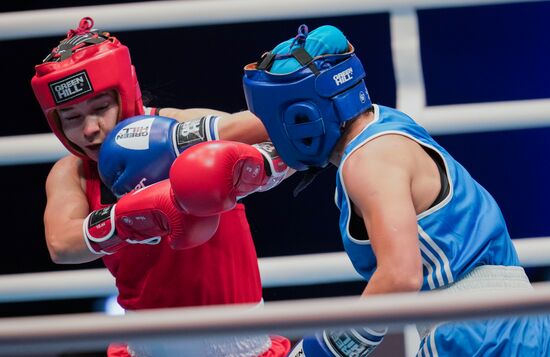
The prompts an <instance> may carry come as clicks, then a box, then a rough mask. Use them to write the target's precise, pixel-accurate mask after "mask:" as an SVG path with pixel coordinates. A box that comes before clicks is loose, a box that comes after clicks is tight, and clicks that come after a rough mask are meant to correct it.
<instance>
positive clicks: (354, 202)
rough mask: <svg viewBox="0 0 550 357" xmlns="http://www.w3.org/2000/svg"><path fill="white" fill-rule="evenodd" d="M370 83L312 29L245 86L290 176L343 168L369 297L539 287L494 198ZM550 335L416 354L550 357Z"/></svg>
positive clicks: (336, 343)
mask: <svg viewBox="0 0 550 357" xmlns="http://www.w3.org/2000/svg"><path fill="white" fill-rule="evenodd" d="M364 79H365V71H364V69H363V66H362V64H361V62H360V60H359V59H358V58H357V56H356V55H355V53H354V48H353V46H352V45H351V44H350V43H349V42H348V41H347V39H346V37H345V36H344V34H343V33H342V32H341V31H340V30H338V29H337V28H335V27H332V26H322V27H320V28H318V29H316V30H315V31H312V32H311V33H308V31H307V27H305V26H303V25H302V26H301V27H300V29H299V33H298V35H297V36H296V37H295V38H293V39H290V40H288V41H285V42H283V43H281V44H280V45H278V46H277V47H275V49H274V50H273V51H271V52H270V53H267V54H266V55H264V56H263V57H262V59H261V60H260V61H258V62H256V63H252V64H250V65H248V66H246V67H245V76H244V80H243V81H244V90H245V95H246V99H247V103H248V107H249V110H250V111H252V112H253V113H254V114H256V115H257V116H258V117H259V118H260V119H261V120H262V122H263V123H264V125H265V126H266V128H267V131H268V133H269V135H270V138H271V140H272V142H273V143H274V144H275V147H276V149H277V151H278V152H279V154H280V155H281V157H282V158H283V160H284V161H285V162H286V163H287V164H288V165H289V166H291V167H292V168H294V169H296V170H299V171H306V170H309V171H317V170H319V169H320V168H323V167H325V166H327V165H329V164H333V165H335V166H337V167H338V171H337V177H336V197H335V199H336V204H337V206H338V208H339V209H340V212H341V214H340V230H341V235H342V239H343V244H344V248H345V250H346V252H347V254H348V256H349V257H350V259H351V261H352V263H353V265H354V267H355V269H356V270H357V271H358V272H359V273H360V274H361V275H362V276H363V277H364V278H365V279H366V280H367V281H368V284H367V286H366V288H365V290H364V292H363V294H362V296H363V297H368V296H372V295H375V294H385V293H394V292H411V291H420V290H423V291H427V290H438V291H441V293H452V292H454V291H458V290H460V291H471V292H472V293H474V292H477V291H482V290H490V291H493V292H499V293H506V291H512V290H517V289H527V290H528V289H531V284H530V282H529V280H528V278H527V276H526V274H525V272H524V270H523V268H522V267H521V266H520V264H519V260H518V257H517V254H516V251H515V249H514V246H513V245H512V241H511V239H510V236H509V234H508V231H507V228H506V223H505V221H504V218H503V216H502V214H501V211H500V209H499V207H498V204H497V203H496V201H495V199H494V198H493V197H492V196H491V195H490V194H489V192H487V191H486V190H485V189H484V188H483V187H482V186H481V185H480V184H479V183H478V182H476V181H475V180H474V179H473V178H472V177H471V176H470V174H469V173H468V172H467V171H466V169H465V168H464V167H463V166H461V165H460V164H459V163H458V162H457V161H456V160H454V159H453V157H452V156H451V155H450V154H449V153H448V152H447V151H446V150H445V149H444V148H442V147H441V146H440V145H439V144H438V143H437V142H435V140H434V139H433V138H432V137H431V136H430V135H429V134H428V133H427V131H426V130H425V129H423V128H422V127H421V126H420V125H418V124H417V123H416V122H415V121H414V120H413V119H412V118H410V117H409V116H407V115H406V114H404V113H402V112H400V111H398V110H396V109H392V108H389V107H385V106H382V105H376V104H373V103H372V102H371V100H370V97H369V94H368V91H367V87H366V85H365V80H364ZM228 145H229V144H228ZM239 145H245V144H239ZM201 150H202V151H209V152H210V151H211V149H208V144H199V145H197V146H195V147H193V148H191V149H189V150H188V151H186V152H185V153H184V154H183V155H182V156H183V157H182V156H180V159H181V160H186V159H185V156H187V155H191V153H192V152H193V153H195V155H196V154H197V153H199V152H200V151H201ZM227 151H229V150H227ZM232 151H234V150H232ZM218 152H219V155H220V156H225V157H226V158H228V157H229V156H230V155H229V154H227V152H225V151H224V150H221V149H218ZM194 164H195V165H196V163H194ZM227 166H231V165H227ZM232 167H234V166H232ZM229 174H230V172H228V173H226V175H229ZM204 175H205V174H201V175H198V176H199V177H203V176H204ZM226 177H231V176H226ZM227 191H229V190H227ZM250 191H251V192H252V191H254V190H253V189H251V190H250ZM549 329H550V320H549V319H548V317H546V316H542V317H518V318H507V319H491V320H488V321H480V322H464V323H462V322H461V323H444V324H440V325H437V326H424V327H421V328H420V329H419V332H420V334H421V345H420V348H419V351H418V355H420V356H548V355H550V340H549V338H548V334H547V331H549ZM384 332H385V331H376V330H372V329H368V328H364V329H349V330H337V331H331V330H326V331H323V332H322V333H319V334H317V335H316V336H309V337H305V338H304V339H303V340H302V341H300V342H299V343H298V344H297V345H296V346H295V348H294V349H293V351H292V352H291V354H290V356H302V357H303V356H307V357H312V356H368V355H369V354H371V352H372V351H373V350H374V349H375V348H376V346H378V344H379V343H380V342H382V339H383V336H384Z"/></svg>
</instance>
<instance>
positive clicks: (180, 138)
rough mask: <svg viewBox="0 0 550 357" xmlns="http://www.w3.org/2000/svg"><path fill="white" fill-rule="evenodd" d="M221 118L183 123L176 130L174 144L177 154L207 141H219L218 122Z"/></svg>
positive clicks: (209, 117) (206, 117)
mask: <svg viewBox="0 0 550 357" xmlns="http://www.w3.org/2000/svg"><path fill="white" fill-rule="evenodd" d="M219 120H220V117H218V116H215V115H208V116H204V117H202V118H199V119H193V120H188V121H184V122H181V123H179V124H177V125H176V127H175V129H174V133H173V135H174V137H173V139H174V140H173V143H174V146H175V148H174V149H175V151H176V154H177V155H179V154H181V153H182V152H183V151H184V150H186V149H188V148H189V147H191V146H193V145H196V144H198V143H202V142H205V141H212V140H219V138H220V135H219V133H218V122H219Z"/></svg>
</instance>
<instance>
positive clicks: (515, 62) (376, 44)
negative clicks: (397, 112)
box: [0, 1, 550, 316]
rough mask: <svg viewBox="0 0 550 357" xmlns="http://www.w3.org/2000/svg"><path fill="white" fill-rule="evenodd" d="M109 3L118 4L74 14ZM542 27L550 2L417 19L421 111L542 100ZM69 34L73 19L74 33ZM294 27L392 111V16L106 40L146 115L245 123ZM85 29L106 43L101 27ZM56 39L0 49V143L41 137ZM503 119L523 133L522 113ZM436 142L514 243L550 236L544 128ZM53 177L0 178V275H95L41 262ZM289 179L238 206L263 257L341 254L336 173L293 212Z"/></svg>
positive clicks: (546, 84)
mask: <svg viewBox="0 0 550 357" xmlns="http://www.w3.org/2000/svg"><path fill="white" fill-rule="evenodd" d="M119 2H124V1H119ZM127 2H128V1H127ZM107 3H115V2H112V1H82V2H79V3H78V5H79V6H80V5H96V4H107ZM65 6H75V5H74V3H72V2H69V1H57V2H56V1H53V2H51V4H50V2H48V4H46V2H45V1H25V2H24V3H21V4H19V3H18V2H14V3H13V4H11V5H8V4H2V5H0V7H1V10H2V12H4V13H7V12H10V11H21V10H32V9H43V8H52V7H65ZM549 17H550V1H541V2H529V3H517V4H504V5H484V6H469V7H447V8H441V9H429V10H428V9H425V10H419V11H418V21H419V32H420V48H421V58H422V67H423V77H424V83H425V86H426V92H425V95H426V102H427V105H429V106H439V105H448V104H466V103H491V102H499V101H515V100H527V99H544V98H550V69H549V66H548V64H549V63H550V41H549V38H550V25H549V23H548V18H549ZM79 20H80V19H79V18H75V19H73V23H74V25H75V26H76V25H77V23H78V21H79ZM302 23H305V24H307V25H308V26H309V28H310V29H313V28H315V27H317V26H320V25H323V24H332V25H335V26H337V27H339V28H340V29H341V30H342V31H343V32H344V33H345V34H346V35H347V37H348V39H349V40H350V41H351V42H352V43H353V44H354V46H355V47H356V49H357V54H358V56H359V57H360V58H361V60H362V61H363V63H364V65H365V68H366V71H367V78H366V82H367V86H368V88H369V90H370V92H371V97H372V99H373V101H374V102H375V103H379V104H383V105H388V106H395V105H396V80H395V73H394V69H393V65H392V54H391V41H390V24H389V14H388V13H374V14H373V13H369V14H364V15H361V14H357V15H353V16H340V17H327V18H307V19H292V20H278V21H268V22H247V23H238V24H228V25H209V26H195V27H181V28H169V29H155V30H139V31H116V32H115V31H112V32H113V33H115V35H116V36H117V37H119V38H120V40H121V41H122V42H123V43H125V44H126V45H127V46H128V47H129V48H130V50H131V54H132V59H133V62H134V64H135V66H136V69H137V73H138V78H139V80H140V84H141V87H142V89H143V90H144V92H147V93H149V96H150V97H151V104H153V105H154V106H158V107H166V106H172V107H180V108H189V107H210V108H215V109H219V110H224V111H229V112H235V111H241V110H244V109H246V103H245V101H244V96H243V93H242V87H241V78H242V74H243V71H242V68H243V66H244V65H245V64H247V63H249V62H252V61H255V60H257V59H258V58H259V56H260V55H261V54H262V53H263V52H264V51H265V50H269V49H271V48H273V47H274V46H275V45H277V44H278V43H279V42H280V41H282V40H283V39H287V38H290V37H291V36H293V35H294V33H295V31H296V29H297V27H298V26H299V25H300V24H302ZM29 25H30V24H29ZM95 27H96V28H99V29H103V30H109V28H104V26H102V23H101V21H98V20H96V24H95ZM61 37H62V35H60V36H53V37H39V38H26V39H17V40H3V41H1V42H0V46H1V49H2V51H1V53H2V59H1V60H0V61H1V66H0V73H1V78H2V85H1V87H0V88H1V93H2V96H1V98H2V99H3V107H4V109H3V113H2V117H3V119H2V124H1V125H0V135H1V136H10V135H24V134H32V133H47V132H49V128H48V126H47V123H46V121H45V119H44V117H43V115H42V113H41V111H40V107H39V105H38V104H37V102H36V100H35V98H34V96H33V93H32V90H31V87H30V79H31V77H32V75H33V73H34V69H33V67H34V65H35V64H37V63H39V62H40V61H41V60H42V59H43V58H44V57H45V56H46V54H47V53H48V52H49V51H50V50H51V49H52V48H53V47H54V45H55V44H57V42H58V41H59V40H60V39H61ZM513 114H514V115H515V116H516V117H517V121H519V122H521V121H522V119H523V117H524V113H522V112H517V113H513ZM548 116H549V117H550V112H549V113H548ZM494 119H495V121H496V120H498V118H494ZM436 139H437V140H438V141H439V142H440V143H441V144H442V145H443V146H444V147H445V148H446V149H447V150H448V151H449V152H450V153H451V154H452V155H453V156H454V157H455V158H456V159H458V160H459V161H460V162H461V163H462V164H463V165H464V166H465V167H466V168H467V169H468V170H469V171H470V172H471V174H472V175H473V176H474V178H476V179H477V180H478V181H479V182H480V183H481V184H482V185H483V186H485V187H486V188H487V189H488V190H489V191H490V192H491V193H492V194H493V195H494V196H495V198H496V199H497V201H498V202H499V204H500V206H501V208H502V211H503V213H504V216H505V218H506V220H507V222H508V228H509V230H510V234H511V236H512V237H513V238H519V237H537V236H548V235H550V220H549V219H548V217H549V213H550V209H549V202H550V186H549V185H548V182H550V165H549V164H548V163H549V160H550V159H549V158H550V145H549V144H548V142H549V139H550V127H537V128H530V129H515V130H504V131H485V132H476V133H460V134H448V135H437V136H436ZM51 166H52V163H46V164H27V165H12V166H0V179H1V181H0V182H1V183H0V185H1V188H0V192H1V196H2V198H3V200H2V205H3V208H2V212H3V215H2V216H3V218H4V219H3V224H2V229H3V233H2V241H1V244H2V246H3V247H2V249H1V252H2V253H0V254H1V258H0V274H15V273H25V272H41V271H55V270H70V269H84V268H97V267H102V263H101V261H97V262H94V263H89V264H83V265H74V266H71V265H65V266H64V265H55V264H53V263H52V262H51V261H50V259H49V256H48V252H47V249H46V244H45V241H44V233H43V229H44V226H43V221H42V214H43V209H44V206H45V192H44V182H45V179H46V176H47V174H48V172H49V170H50V168H51ZM190 174H192V173H190ZM295 176H296V177H292V178H291V179H289V180H287V181H286V182H284V183H283V184H282V185H281V186H280V187H279V188H277V189H275V190H273V191H271V192H267V193H263V194H259V195H255V196H252V197H248V198H246V199H245V200H244V201H245V203H246V206H247V214H248V217H249V220H250V225H251V228H252V232H253V235H254V239H255V242H256V247H257V250H258V255H259V256H260V257H268V256H281V255H294V254H308V253H320V252H333V251H341V250H342V245H341V241H340V238H339V237H340V236H339V232H338V226H337V224H338V218H337V217H338V213H337V210H336V208H335V205H334V169H329V170H327V171H326V172H324V173H323V174H322V175H321V176H320V177H318V179H317V180H316V181H315V182H313V183H312V184H311V186H310V187H309V188H308V189H307V190H305V191H304V192H302V193H301V194H300V195H299V196H298V197H296V198H294V197H293V195H292V190H293V189H294V187H295V186H296V185H297V183H298V181H299V178H300V177H298V176H299V175H295ZM528 273H529V275H530V277H531V279H532V280H535V281H536V280H545V279H547V277H548V273H547V271H546V270H544V269H543V268H540V269H530V270H529V271H528ZM362 287H363V284H360V283H349V284H333V285H330V286H327V285H323V286H309V287H304V288H279V289H266V291H265V293H264V297H265V299H266V301H269V300H277V299H283V298H301V297H304V298H305V297H308V298H309V297H317V296H332V295H345V294H346V295H347V294H356V293H357V294H358V293H359V292H360V291H361V289H362ZM95 304H96V301H95V300H93V299H83V300H74V301H73V300H71V301H49V302H43V303H38V302H33V303H28V304H25V303H17V304H16V303H13V304H3V305H1V306H0V314H1V315H2V316H9V315H19V316H20V315H25V314H28V315H37V314H49V313H60V312H77V311H78V312H80V311H91V310H93V309H95V306H96V305H95Z"/></svg>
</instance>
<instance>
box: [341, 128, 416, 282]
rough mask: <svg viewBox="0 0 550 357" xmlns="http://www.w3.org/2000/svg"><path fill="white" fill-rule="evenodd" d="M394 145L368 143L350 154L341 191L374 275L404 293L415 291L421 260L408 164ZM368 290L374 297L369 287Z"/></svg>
mask: <svg viewBox="0 0 550 357" xmlns="http://www.w3.org/2000/svg"><path fill="white" fill-rule="evenodd" d="M378 140H380V139H377V140H375V141H378ZM399 140H401V139H400V138H398V139H396V140H392V139H389V138H386V139H385V140H383V141H382V140H380V141H379V142H378V143H375V142H372V143H368V144H367V145H368V146H369V147H368V148H363V149H362V150H361V149H360V150H357V151H356V152H355V153H354V154H352V156H351V157H350V158H349V159H348V160H347V161H346V163H345V166H344V168H343V169H344V182H345V185H346V189H347V191H348V194H349V195H350V199H351V200H352V202H353V205H354V207H355V210H356V213H357V214H358V215H360V216H361V217H362V218H363V220H364V222H365V226H366V229H367V232H368V235H369V238H370V241H371V245H372V248H373V251H374V253H375V255H376V261H377V271H378V275H383V276H384V279H385V280H386V282H389V281H390V280H394V281H395V284H393V286H394V287H395V288H397V289H403V291H406V290H409V289H413V288H414V289H417V288H420V286H419V285H418V284H421V281H422V260H421V256H420V251H419V243H418V229H417V221H416V211H415V208H414V204H413V200H412V193H411V180H412V176H411V175H412V172H413V171H412V169H411V166H412V164H413V162H412V161H411V160H410V158H408V156H407V151H406V147H403V149H404V150H401V151H400V149H399V146H400V142H399ZM369 285H371V284H369ZM388 287H389V285H388ZM371 288H372V289H373V291H374V289H375V286H372V287H371ZM381 288H382V287H381Z"/></svg>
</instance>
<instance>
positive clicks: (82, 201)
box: [44, 156, 99, 264]
mask: <svg viewBox="0 0 550 357" xmlns="http://www.w3.org/2000/svg"><path fill="white" fill-rule="evenodd" d="M81 169H82V168H81V161H80V160H79V159H77V158H76V157H74V156H68V157H65V158H63V159H61V160H59V161H58V162H57V163H56V164H55V165H54V166H53V168H52V170H51V171H50V173H49V175H48V178H47V180H46V197H47V203H46V209H45V211H44V227H45V233H46V243H47V245H48V250H49V252H50V256H51V258H52V260H53V261H54V262H56V263H59V264H76V263H84V262H88V261H92V260H95V259H97V258H98V257H99V256H98V255H93V254H92V253H90V251H89V250H88V248H87V247H86V244H85V242H84V238H83V236H82V223H83V221H84V218H85V217H86V215H87V214H88V213H89V205H88V200H87V198H86V194H85V192H84V188H83V187H82V183H81V174H80V172H81Z"/></svg>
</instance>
